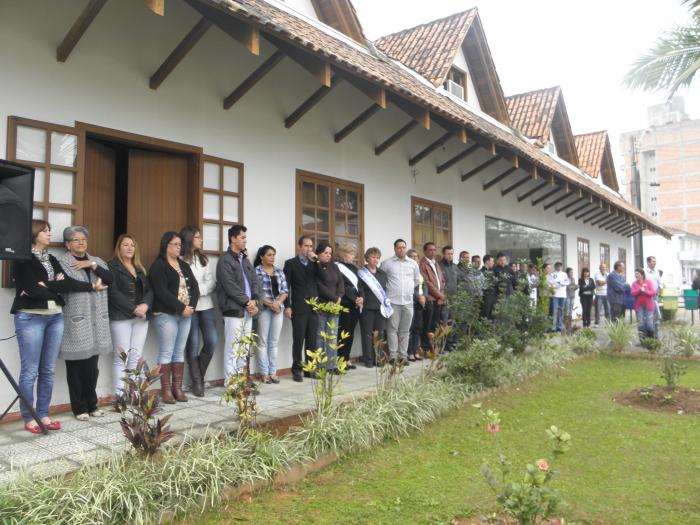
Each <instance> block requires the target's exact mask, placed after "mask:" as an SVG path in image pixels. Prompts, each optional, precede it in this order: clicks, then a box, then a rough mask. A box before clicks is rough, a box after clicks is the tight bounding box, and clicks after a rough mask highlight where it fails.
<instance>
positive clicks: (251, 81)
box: [224, 49, 284, 109]
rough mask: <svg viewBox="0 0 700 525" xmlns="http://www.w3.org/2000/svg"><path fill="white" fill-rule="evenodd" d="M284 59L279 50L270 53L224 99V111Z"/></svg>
mask: <svg viewBox="0 0 700 525" xmlns="http://www.w3.org/2000/svg"><path fill="white" fill-rule="evenodd" d="M283 58H284V53H283V52H282V51H280V50H279V49H278V50H277V51H275V52H274V53H272V55H270V57H269V58H268V59H267V60H265V62H263V63H262V64H261V65H260V66H259V67H258V68H257V69H256V70H255V71H253V72H252V73H251V74H250V75H248V78H246V79H245V80H244V81H243V82H241V83H240V84H239V85H238V87H237V88H236V89H234V90H233V91H232V92H231V94H230V95H229V96H227V97H226V98H225V99H224V109H229V108H230V107H231V106H233V105H234V104H235V103H236V102H238V101H239V100H240V99H241V98H242V97H243V95H245V94H246V93H248V91H250V90H251V89H252V88H253V87H254V86H255V84H257V83H258V82H260V81H261V80H262V79H263V77H265V75H267V74H268V73H269V72H270V71H272V69H273V68H274V67H275V66H276V65H277V64H279V63H280V61H281V60H282V59H283Z"/></svg>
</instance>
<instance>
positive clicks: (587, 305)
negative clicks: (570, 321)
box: [580, 295, 593, 328]
mask: <svg viewBox="0 0 700 525" xmlns="http://www.w3.org/2000/svg"><path fill="white" fill-rule="evenodd" d="M580 298H581V310H583V327H584V328H586V327H587V326H591V308H592V307H593V296H592V295H581V296H580Z"/></svg>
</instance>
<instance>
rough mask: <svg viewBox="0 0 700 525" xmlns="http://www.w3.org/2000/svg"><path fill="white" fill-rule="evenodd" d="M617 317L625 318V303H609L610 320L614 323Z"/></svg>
mask: <svg viewBox="0 0 700 525" xmlns="http://www.w3.org/2000/svg"><path fill="white" fill-rule="evenodd" d="M618 319H622V320H624V319H625V305H624V304H616V303H610V320H611V321H612V322H613V323H614V322H615V321H617V320H618Z"/></svg>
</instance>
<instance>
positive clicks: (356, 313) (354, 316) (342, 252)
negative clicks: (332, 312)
mask: <svg viewBox="0 0 700 525" xmlns="http://www.w3.org/2000/svg"><path fill="white" fill-rule="evenodd" d="M335 253H336V257H337V258H338V261H337V262H336V263H335V264H336V265H338V270H340V274H341V275H342V276H343V284H344V285H345V294H344V295H343V297H342V299H341V300H340V304H341V305H343V306H344V307H345V308H347V309H348V311H347V312H341V314H340V322H339V324H340V330H339V331H338V333H341V334H342V333H343V332H347V333H348V334H350V337H348V338H347V339H345V340H344V341H343V342H342V345H343V346H342V347H341V348H340V349H339V350H338V357H342V358H343V359H344V360H345V362H346V363H347V369H349V370H354V369H355V368H357V367H356V366H355V365H353V364H352V363H351V362H350V352H351V351H352V343H353V340H354V338H355V327H356V326H357V322H358V321H359V320H360V311H361V309H362V302H363V299H362V296H361V295H360V291H359V289H358V286H359V280H358V277H357V266H355V264H354V263H355V259H357V248H356V247H355V245H354V244H341V245H340V246H338V247H337V248H336V250H335Z"/></svg>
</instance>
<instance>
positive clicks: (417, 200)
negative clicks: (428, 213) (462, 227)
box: [411, 195, 453, 254]
mask: <svg viewBox="0 0 700 525" xmlns="http://www.w3.org/2000/svg"><path fill="white" fill-rule="evenodd" d="M416 205H420V206H426V207H429V208H431V210H433V211H434V210H436V209H439V210H441V211H446V212H447V213H448V214H449V228H448V232H449V235H448V237H449V242H448V243H447V244H449V245H450V246H452V245H453V242H452V239H453V231H452V225H453V220H452V218H453V217H452V205H451V204H446V203H444V202H437V201H431V200H428V199H424V198H422V197H415V196H413V195H412V196H411V246H414V247H415V245H416V233H415V232H416V213H415V210H416ZM432 217H433V235H432V237H433V239H432V242H436V241H435V238H436V237H437V236H436V235H435V234H436V227H435V213H432ZM416 249H417V248H416ZM437 249H438V251H440V250H441V249H442V246H437ZM422 250H423V247H422V246H421V247H420V250H418V253H419V254H422V253H423V251H422Z"/></svg>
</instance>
